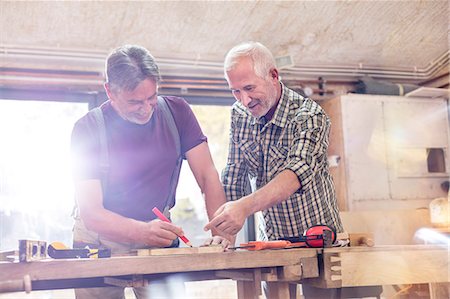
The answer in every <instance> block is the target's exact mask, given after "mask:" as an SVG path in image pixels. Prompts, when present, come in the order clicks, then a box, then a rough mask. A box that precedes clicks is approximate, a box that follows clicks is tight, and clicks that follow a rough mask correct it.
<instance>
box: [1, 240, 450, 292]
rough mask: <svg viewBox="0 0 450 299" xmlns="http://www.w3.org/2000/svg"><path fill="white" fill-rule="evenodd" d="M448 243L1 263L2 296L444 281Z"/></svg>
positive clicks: (283, 289) (276, 289)
mask: <svg viewBox="0 0 450 299" xmlns="http://www.w3.org/2000/svg"><path fill="white" fill-rule="evenodd" d="M449 252H450V251H449V248H448V247H446V246H435V245H406V246H376V247H342V248H326V249H314V248H297V249H278V250H261V251H246V250H239V251H231V252H215V253H198V254H184V255H183V254H181V255H159V256H119V257H111V258H100V259H65V260H52V259H45V260H38V261H32V262H28V263H17V262H16V263H11V262H0V293H2V292H20V291H27V292H29V291H33V290H49V289H61V288H76V287H89V286H91V287H92V286H108V285H109V286H110V285H119V286H142V285H146V283H150V284H151V283H152V280H155V279H158V278H161V277H164V276H169V275H178V276H180V275H183V276H182V277H183V279H184V280H185V281H196V280H211V279H233V280H236V281H237V293H238V298H240V299H241V298H245V299H247V298H257V297H258V294H261V284H260V282H261V281H267V282H268V284H270V285H271V288H270V290H271V292H272V293H271V296H270V298H289V291H288V284H289V283H307V284H310V285H314V286H318V287H323V288H341V287H355V286H374V285H397V284H421V283H443V282H449V281H450V279H449V269H450V268H449V254H450V253H449Z"/></svg>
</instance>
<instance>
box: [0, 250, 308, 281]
mask: <svg viewBox="0 0 450 299" xmlns="http://www.w3.org/2000/svg"><path fill="white" fill-rule="evenodd" d="M316 256H317V249H313V248H301V249H283V250H261V251H239V252H218V253H199V254H189V255H188V254H185V255H162V256H123V257H111V258H100V259H67V260H43V261H34V262H30V263H0V281H6V280H21V279H22V278H23V276H24V275H25V274H29V275H30V276H31V279H32V280H33V281H36V280H52V279H70V278H86V277H99V276H119V275H129V274H157V273H176V272H190V271H202V270H230V269H231V270H232V269H246V268H258V267H277V266H285V265H293V264H296V263H298V262H299V260H300V259H301V258H304V257H316Z"/></svg>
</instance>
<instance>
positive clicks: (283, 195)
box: [240, 170, 301, 216]
mask: <svg viewBox="0 0 450 299" xmlns="http://www.w3.org/2000/svg"><path fill="white" fill-rule="evenodd" d="M300 187H301V185H300V182H299V180H298V177H297V175H296V174H295V173H294V172H293V171H291V170H284V171H282V172H281V173H279V174H278V175H277V176H276V177H275V178H274V179H273V180H271V181H270V182H269V183H268V184H267V185H265V186H264V187H262V188H260V189H258V190H256V191H255V192H253V193H252V194H250V195H248V196H245V197H243V198H241V199H240V200H241V201H243V202H242V206H243V208H244V210H245V213H246V214H247V215H248V216H249V215H252V214H254V213H256V212H259V211H263V210H266V209H268V208H270V207H272V206H274V205H276V204H278V203H280V202H282V201H284V200H286V199H288V198H289V196H291V195H292V194H294V193H295V192H296V191H297V190H298V189H299V188H300Z"/></svg>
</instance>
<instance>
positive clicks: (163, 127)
mask: <svg viewBox="0 0 450 299" xmlns="http://www.w3.org/2000/svg"><path fill="white" fill-rule="evenodd" d="M164 98H165V99H166V102H167V104H168V106H169V109H170V110H171V112H172V115H173V118H174V120H175V124H176V126H177V129H178V133H179V135H180V146H181V153H182V155H183V157H184V155H185V153H186V152H187V151H189V150H190V149H192V148H194V147H195V146H197V145H199V144H201V143H202V142H205V141H206V136H205V135H204V134H203V133H202V131H201V128H200V126H199V124H198V122H197V119H196V118H195V115H194V113H193V112H192V110H191V108H190V107H189V104H188V103H187V102H186V101H185V100H184V99H183V98H179V97H164ZM102 111H103V115H104V118H105V127H106V135H107V143H108V151H109V165H110V168H109V178H108V187H107V190H104V191H103V193H104V198H103V205H104V207H105V208H106V209H108V210H111V211H113V212H115V213H118V214H120V215H123V216H125V217H129V218H134V219H137V220H142V221H149V220H151V219H154V218H155V215H153V213H152V208H153V207H155V206H156V207H158V208H159V209H160V210H161V211H162V210H163V209H164V207H165V206H166V203H167V200H168V196H169V192H170V186H169V185H170V181H171V176H172V173H173V170H174V168H175V165H176V160H177V153H176V149H175V142H174V138H173V134H172V133H171V131H170V129H169V126H168V124H167V122H166V120H165V116H164V113H163V112H162V110H161V109H160V108H159V107H158V106H157V107H156V108H155V111H154V112H153V115H152V117H151V119H150V121H149V122H148V123H147V124H145V125H139V124H135V123H131V122H129V121H126V120H124V119H122V118H121V117H120V116H119V115H118V114H117V112H116V111H115V110H114V109H113V107H112V106H111V103H109V102H107V103H105V104H104V105H102ZM71 144H72V145H71V147H72V153H73V157H74V159H73V160H74V163H73V166H74V178H75V180H88V179H101V171H100V166H99V155H100V153H99V152H100V150H99V149H100V142H99V138H98V130H97V125H96V121H95V118H94V116H93V115H92V113H88V114H86V115H85V116H83V117H82V118H81V119H79V120H78V121H77V122H76V123H75V126H74V128H73V131H72V142H71Z"/></svg>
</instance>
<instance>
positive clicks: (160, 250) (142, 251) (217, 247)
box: [137, 245, 224, 256]
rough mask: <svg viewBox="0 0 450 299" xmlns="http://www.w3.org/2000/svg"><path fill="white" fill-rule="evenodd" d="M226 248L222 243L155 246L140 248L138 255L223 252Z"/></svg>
mask: <svg viewBox="0 0 450 299" xmlns="http://www.w3.org/2000/svg"><path fill="white" fill-rule="evenodd" d="M223 251H224V249H223V247H222V246H220V245H211V246H201V247H179V248H153V249H138V250H137V255H138V256H149V255H176V254H198V253H217V252H223Z"/></svg>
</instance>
